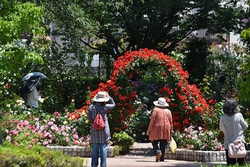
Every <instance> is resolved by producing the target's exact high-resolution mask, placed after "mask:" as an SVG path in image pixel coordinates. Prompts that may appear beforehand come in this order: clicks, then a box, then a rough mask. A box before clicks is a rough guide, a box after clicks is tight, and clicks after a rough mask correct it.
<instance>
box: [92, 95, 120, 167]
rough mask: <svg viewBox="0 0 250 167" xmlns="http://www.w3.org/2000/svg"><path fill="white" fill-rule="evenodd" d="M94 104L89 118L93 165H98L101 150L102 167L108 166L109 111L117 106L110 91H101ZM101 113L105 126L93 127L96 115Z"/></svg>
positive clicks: (94, 166) (94, 99) (95, 166)
mask: <svg viewBox="0 0 250 167" xmlns="http://www.w3.org/2000/svg"><path fill="white" fill-rule="evenodd" d="M92 101H93V104H91V105H90V106H89V109H88V119H89V120H90V121H91V123H92V126H91V131H90V141H91V144H92V160H91V167H97V166H98V158H99V152H100V156H101V167H106V166H107V142H108V141H109V140H110V138H111V135H110V129H109V123H108V113H107V111H108V110H110V109H113V108H114V107H115V102H114V100H113V99H112V98H111V97H110V96H109V94H108V92H105V91H100V92H98V93H97V94H96V95H95V97H94V98H93V99H92ZM98 113H100V114H101V116H102V118H103V119H104V125H105V126H104V128H103V129H102V130H96V129H94V128H93V122H94V120H95V117H96V115H97V114H98Z"/></svg>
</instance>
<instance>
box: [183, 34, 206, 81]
mask: <svg viewBox="0 0 250 167" xmlns="http://www.w3.org/2000/svg"><path fill="white" fill-rule="evenodd" d="M209 46H210V44H209V43H208V41H207V40H205V39H198V38H194V39H190V41H189V42H188V43H187V46H186V48H185V53H184V54H185V56H186V57H185V59H184V64H183V69H184V70H187V71H188V73H189V78H188V81H189V82H190V83H191V84H196V85H198V84H199V83H200V82H201V81H202V80H203V77H204V76H205V74H206V71H207V62H206V60H207V57H208V55H209Z"/></svg>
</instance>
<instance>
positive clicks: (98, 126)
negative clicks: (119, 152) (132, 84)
mask: <svg viewBox="0 0 250 167" xmlns="http://www.w3.org/2000/svg"><path fill="white" fill-rule="evenodd" d="M104 127H105V122H104V119H103V117H102V115H101V114H100V112H98V113H97V114H96V117H95V119H94V122H93V128H94V129H95V130H103V129H104Z"/></svg>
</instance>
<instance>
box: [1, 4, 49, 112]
mask: <svg viewBox="0 0 250 167" xmlns="http://www.w3.org/2000/svg"><path fill="white" fill-rule="evenodd" d="M43 15H44V11H43V8H42V7H37V6H36V5H35V4H32V3H29V2H27V3H21V2H20V1H16V0H13V1H7V0H4V1H1V2H0V34H2V35H1V36H0V55H1V59H0V76H1V78H2V79H1V82H0V94H1V96H0V106H1V110H5V111H9V109H10V107H8V106H11V105H12V104H13V103H14V102H15V101H16V100H18V96H19V90H20V87H21V84H22V83H21V78H22V77H23V76H24V75H25V74H26V72H28V71H30V70H31V68H32V67H31V66H32V64H33V63H34V64H33V65H36V64H43V59H42V57H41V55H42V54H44V50H46V47H47V45H44V43H43V42H42V39H43V35H44V33H45V31H44V28H43V27H42V26H41V25H42V22H43ZM26 66H27V69H25V68H26ZM6 105H8V106H6ZM11 107H13V106H11Z"/></svg>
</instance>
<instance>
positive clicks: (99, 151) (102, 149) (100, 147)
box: [91, 143, 107, 167]
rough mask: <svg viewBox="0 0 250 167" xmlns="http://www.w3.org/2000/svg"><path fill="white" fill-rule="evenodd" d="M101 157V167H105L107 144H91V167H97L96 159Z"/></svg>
mask: <svg viewBox="0 0 250 167" xmlns="http://www.w3.org/2000/svg"><path fill="white" fill-rule="evenodd" d="M99 155H100V157H101V167H106V166H107V143H92V160H91V167H97V166H98V158H99Z"/></svg>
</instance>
